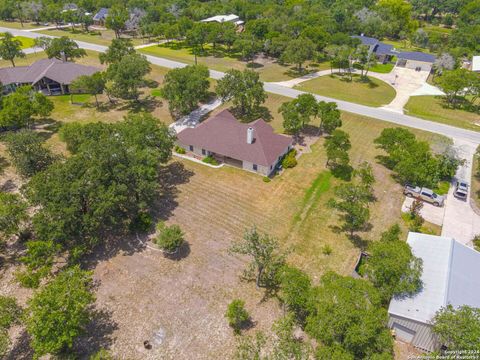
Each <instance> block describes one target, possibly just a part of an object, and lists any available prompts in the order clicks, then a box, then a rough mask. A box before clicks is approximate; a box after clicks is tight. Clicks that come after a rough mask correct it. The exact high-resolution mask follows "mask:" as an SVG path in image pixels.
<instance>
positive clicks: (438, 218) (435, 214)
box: [402, 197, 447, 226]
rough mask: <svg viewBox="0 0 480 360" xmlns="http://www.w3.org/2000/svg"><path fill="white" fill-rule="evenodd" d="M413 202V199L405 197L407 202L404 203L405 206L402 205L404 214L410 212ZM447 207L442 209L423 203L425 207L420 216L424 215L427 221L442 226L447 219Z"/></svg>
mask: <svg viewBox="0 0 480 360" xmlns="http://www.w3.org/2000/svg"><path fill="white" fill-rule="evenodd" d="M413 201H414V199H413V198H409V197H405V201H404V202H403V205H402V212H409V211H410V206H411V205H412V203H413ZM446 206H447V204H445V205H444V206H442V207H440V206H433V205H432V204H429V203H426V202H423V207H422V209H421V210H420V215H422V217H423V218H424V219H425V220H426V221H428V222H430V223H432V224H435V225H439V226H442V225H443V220H444V218H445V208H446Z"/></svg>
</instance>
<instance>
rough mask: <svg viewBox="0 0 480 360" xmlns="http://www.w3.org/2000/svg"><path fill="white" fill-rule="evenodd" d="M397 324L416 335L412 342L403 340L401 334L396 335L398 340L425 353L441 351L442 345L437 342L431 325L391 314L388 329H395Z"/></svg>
mask: <svg viewBox="0 0 480 360" xmlns="http://www.w3.org/2000/svg"><path fill="white" fill-rule="evenodd" d="M395 324H398V325H399V326H401V327H403V328H406V329H408V330H409V331H411V332H412V333H414V335H413V339H412V340H411V341H408V339H403V338H402V337H401V334H399V333H397V335H396V336H397V339H399V340H402V341H406V342H409V343H410V344H412V345H413V346H415V347H417V348H419V349H421V350H424V351H435V350H439V349H440V346H441V344H440V343H439V342H438V341H437V338H436V336H435V334H433V332H432V326H431V325H429V324H425V323H421V322H419V321H415V320H411V319H407V318H404V317H401V316H397V315H392V314H389V318H388V327H389V328H390V329H393V328H394V327H395Z"/></svg>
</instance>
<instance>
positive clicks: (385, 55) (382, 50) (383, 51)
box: [352, 35, 393, 63]
mask: <svg viewBox="0 0 480 360" xmlns="http://www.w3.org/2000/svg"><path fill="white" fill-rule="evenodd" d="M352 38H354V39H358V40H360V42H361V43H362V45H365V46H368V48H369V52H370V53H373V54H375V56H376V58H377V60H378V61H380V62H381V63H385V62H387V61H389V60H390V59H391V57H392V56H393V55H392V50H393V45H389V44H384V43H382V42H380V41H379V40H377V39H375V38H372V37H368V36H364V35H360V36H356V35H355V36H352Z"/></svg>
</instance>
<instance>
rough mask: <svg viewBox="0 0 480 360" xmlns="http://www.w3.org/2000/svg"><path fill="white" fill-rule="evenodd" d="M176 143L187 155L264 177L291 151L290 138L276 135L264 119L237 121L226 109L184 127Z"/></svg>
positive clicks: (291, 141)
mask: <svg viewBox="0 0 480 360" xmlns="http://www.w3.org/2000/svg"><path fill="white" fill-rule="evenodd" d="M177 143H178V145H179V146H181V147H183V148H184V149H185V150H186V151H187V152H188V153H189V154H191V155H193V156H195V157H197V158H204V157H206V156H209V155H210V156H213V157H214V158H216V159H217V160H218V161H220V162H223V163H225V164H228V165H232V166H235V167H239V168H242V169H244V170H248V171H252V172H256V173H258V174H261V175H264V176H268V175H270V174H272V173H273V172H274V171H275V168H276V166H277V165H278V163H279V161H280V160H281V159H282V157H283V156H284V155H285V154H286V153H287V152H288V151H289V150H290V149H291V148H292V143H293V140H292V138H291V137H290V136H286V135H280V134H276V133H275V132H274V131H273V128H272V127H271V126H270V125H268V124H267V123H266V122H265V121H264V120H262V119H258V120H256V121H254V122H251V123H249V124H244V123H241V122H239V121H238V120H237V119H236V118H235V117H234V116H233V115H232V113H230V112H229V111H228V110H223V111H222V112H220V113H219V114H217V115H215V116H213V117H211V118H210V119H208V120H205V121H204V122H202V123H200V125H198V126H197V127H195V128H187V129H185V130H183V131H181V132H180V133H179V134H178V135H177Z"/></svg>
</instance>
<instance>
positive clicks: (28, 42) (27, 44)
mask: <svg viewBox="0 0 480 360" xmlns="http://www.w3.org/2000/svg"><path fill="white" fill-rule="evenodd" d="M0 35H3V33H2V34H0ZM14 39H16V40H20V42H21V43H22V46H21V48H22V49H28V48H31V47H32V46H33V43H34V40H33V39H32V38H28V37H25V36H15V37H14Z"/></svg>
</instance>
